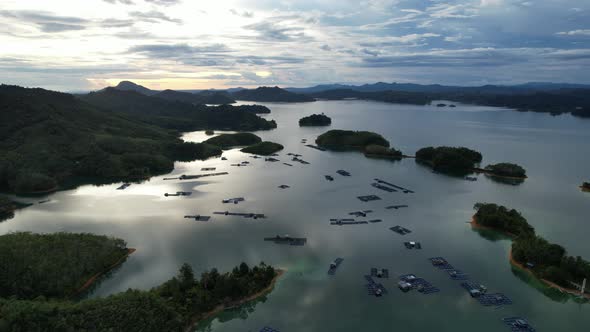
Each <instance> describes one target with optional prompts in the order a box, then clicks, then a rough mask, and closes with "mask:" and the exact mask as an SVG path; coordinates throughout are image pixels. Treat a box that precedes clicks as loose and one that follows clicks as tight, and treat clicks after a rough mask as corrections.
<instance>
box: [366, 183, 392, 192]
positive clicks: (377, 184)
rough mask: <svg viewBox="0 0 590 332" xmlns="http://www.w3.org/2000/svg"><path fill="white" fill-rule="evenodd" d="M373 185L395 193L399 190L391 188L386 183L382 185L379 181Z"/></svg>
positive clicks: (372, 184)
mask: <svg viewBox="0 0 590 332" xmlns="http://www.w3.org/2000/svg"><path fill="white" fill-rule="evenodd" d="M371 186H373V187H375V188H377V189H381V190H383V191H387V192H390V193H393V192H396V191H397V190H395V189H393V188H391V187H388V186H384V185H382V184H379V183H377V182H374V183H371Z"/></svg>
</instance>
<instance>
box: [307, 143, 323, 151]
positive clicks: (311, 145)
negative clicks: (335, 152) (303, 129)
mask: <svg viewBox="0 0 590 332" xmlns="http://www.w3.org/2000/svg"><path fill="white" fill-rule="evenodd" d="M305 146H307V147H308V148H312V149H316V150H318V151H326V149H324V148H322V147H320V146H317V145H313V144H306V145H305Z"/></svg>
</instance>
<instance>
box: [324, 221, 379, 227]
mask: <svg viewBox="0 0 590 332" xmlns="http://www.w3.org/2000/svg"><path fill="white" fill-rule="evenodd" d="M368 223H369V222H368V221H366V220H362V221H361V220H359V221H356V220H353V221H343V220H336V221H330V225H338V226H344V225H361V224H368Z"/></svg>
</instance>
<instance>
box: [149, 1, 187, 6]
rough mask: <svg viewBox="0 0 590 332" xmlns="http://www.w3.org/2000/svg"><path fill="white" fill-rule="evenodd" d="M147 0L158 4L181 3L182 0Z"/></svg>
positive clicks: (170, 4) (171, 4)
mask: <svg viewBox="0 0 590 332" xmlns="http://www.w3.org/2000/svg"><path fill="white" fill-rule="evenodd" d="M145 2H149V3H152V4H154V5H158V6H173V5H177V4H179V3H181V2H182V1H181V0H145Z"/></svg>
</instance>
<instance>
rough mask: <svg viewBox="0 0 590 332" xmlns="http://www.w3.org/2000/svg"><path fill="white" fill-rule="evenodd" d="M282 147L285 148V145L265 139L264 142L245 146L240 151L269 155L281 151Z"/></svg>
mask: <svg viewBox="0 0 590 332" xmlns="http://www.w3.org/2000/svg"><path fill="white" fill-rule="evenodd" d="M282 149H283V146H282V145H281V144H279V143H274V142H268V141H264V142H260V143H256V144H253V145H251V146H248V147H245V148H243V149H242V150H240V151H242V152H245V153H252V154H258V155H262V156H269V155H271V154H274V153H276V152H278V151H281V150H282Z"/></svg>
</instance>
